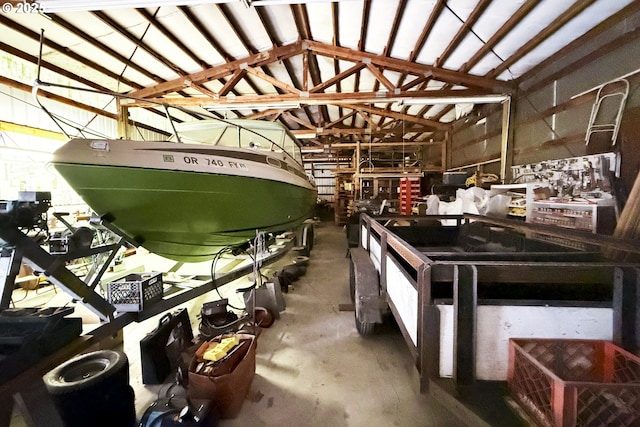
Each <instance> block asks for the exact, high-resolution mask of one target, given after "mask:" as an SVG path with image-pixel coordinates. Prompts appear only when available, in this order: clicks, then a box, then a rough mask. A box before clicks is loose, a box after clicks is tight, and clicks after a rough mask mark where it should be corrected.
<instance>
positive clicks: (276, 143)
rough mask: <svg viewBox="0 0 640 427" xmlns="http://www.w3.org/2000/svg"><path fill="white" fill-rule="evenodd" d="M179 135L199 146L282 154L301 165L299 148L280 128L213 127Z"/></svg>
mask: <svg viewBox="0 0 640 427" xmlns="http://www.w3.org/2000/svg"><path fill="white" fill-rule="evenodd" d="M181 135H184V139H185V140H188V141H191V142H198V143H201V144H211V145H218V146H224V147H240V148H252V149H254V150H265V151H272V152H279V153H282V152H284V153H286V154H288V155H289V156H291V157H293V158H294V159H295V160H296V161H298V162H299V163H302V152H301V151H300V146H299V145H298V144H296V142H295V140H294V139H293V138H292V137H291V136H290V135H289V133H288V132H286V130H284V129H281V128H273V127H269V128H266V127H265V128H263V127H258V128H255V129H250V128H244V127H236V126H214V127H208V128H202V129H197V130H189V131H186V132H184V131H183V132H181Z"/></svg>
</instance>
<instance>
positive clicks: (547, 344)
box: [507, 339, 640, 427]
mask: <svg viewBox="0 0 640 427" xmlns="http://www.w3.org/2000/svg"><path fill="white" fill-rule="evenodd" d="M507 382H508V386H509V393H510V395H511V397H512V398H514V399H515V401H516V402H518V404H519V405H520V406H521V407H522V408H523V409H524V410H525V411H526V412H527V413H528V414H529V415H530V416H531V417H532V418H533V419H534V420H535V421H536V422H537V423H539V424H540V425H542V426H554V427H555V426H557V427H560V426H562V427H565V426H614V425H615V426H639V425H640V357H638V356H636V355H634V354H632V353H629V352H628V351H625V350H624V349H622V348H620V347H618V346H616V345H615V344H613V343H611V342H609V341H601V340H557V339H511V340H510V342H509V371H508V374H507Z"/></svg>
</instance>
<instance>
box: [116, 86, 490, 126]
mask: <svg viewBox="0 0 640 427" xmlns="http://www.w3.org/2000/svg"><path fill="white" fill-rule="evenodd" d="M478 95H483V93H481V92H479V91H477V90H473V89H460V90H457V89H456V90H452V89H445V90H426V91H420V92H418V91H405V92H402V91H401V92H398V93H392V92H387V93H383V94H381V93H380V92H354V93H349V92H346V93H309V94H308V96H303V94H302V93H301V92H300V93H297V94H296V93H290V94H280V95H279V94H268V95H240V96H210V97H204V96H192V97H189V98H178V97H168V98H147V99H132V100H130V101H129V103H128V105H129V106H131V107H134V106H135V107H143V106H149V105H158V104H167V105H176V106H178V105H179V106H202V105H229V104H236V105H241V104H260V103H263V104H267V103H274V102H284V103H287V102H292V103H296V102H297V103H299V104H305V105H326V104H335V105H340V104H342V106H344V107H346V106H347V104H355V103H363V104H376V103H385V102H387V103H389V102H395V101H397V100H401V99H408V98H420V99H424V100H428V99H429V98H438V99H441V98H447V97H456V98H458V97H466V96H478ZM349 108H353V107H349ZM378 111H383V110H380V109H378ZM389 113H390V114H387V115H389V116H390V117H391V113H393V111H389ZM396 114H400V115H399V116H396V117H397V118H402V117H406V116H407V115H406V114H402V113H396ZM434 123H436V122H434ZM439 125H442V126H448V125H446V124H444V123H439Z"/></svg>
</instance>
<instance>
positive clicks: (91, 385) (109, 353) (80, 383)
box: [42, 350, 129, 395]
mask: <svg viewBox="0 0 640 427" xmlns="http://www.w3.org/2000/svg"><path fill="white" fill-rule="evenodd" d="M42 380H43V381H44V384H45V386H46V388H47V391H48V392H49V394H52V395H62V394H68V393H76V392H80V391H90V390H93V389H101V388H103V387H108V386H110V385H112V384H122V385H124V384H129V360H128V359H127V356H126V355H125V354H124V353H122V352H118V351H113V350H98V351H94V352H92V353H87V354H81V355H79V356H76V357H74V358H72V359H70V360H67V361H66V362H64V363H62V364H61V365H58V366H57V367H56V368H54V369H52V370H51V371H49V372H48V373H47V374H45V376H44V377H43V378H42Z"/></svg>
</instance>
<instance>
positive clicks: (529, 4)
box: [435, 0, 540, 119]
mask: <svg viewBox="0 0 640 427" xmlns="http://www.w3.org/2000/svg"><path fill="white" fill-rule="evenodd" d="M539 3H540V0H527V1H526V2H525V3H524V4H523V5H522V6H520V7H519V8H518V10H517V11H516V12H515V13H514V14H513V15H511V17H509V19H507V21H506V22H505V23H504V24H502V26H501V27H500V28H499V29H498V31H496V32H495V33H494V34H493V36H491V38H489V40H487V41H486V42H484V41H483V45H482V47H481V48H480V49H478V50H477V51H476V52H475V53H474V54H473V55H472V56H471V58H469V59H468V60H467V61H466V62H465V63H464V64H462V66H461V67H460V69H459V70H458V71H460V72H468V71H469V70H471V69H472V68H473V67H474V66H475V65H476V64H477V63H478V62H480V60H481V59H482V58H484V57H485V56H487V55H488V54H489V53H493V54H494V55H496V56H497V54H496V53H495V51H494V50H493V49H494V47H495V46H496V45H497V44H498V43H499V42H500V41H501V40H503V39H504V37H506V35H507V34H509V32H510V31H511V30H512V29H514V28H515V27H516V25H518V24H519V23H520V22H522V20H523V19H524V18H525V17H526V16H527V15H529V13H531V11H532V10H533V9H534V8H535V7H536V6H537V5H538V4H539ZM500 59H501V58H500ZM453 108H454V107H453V106H448V107H445V108H443V109H442V110H441V111H440V112H439V113H438V114H437V115H436V116H435V117H436V118H437V119H441V118H442V117H443V116H444V115H445V114H447V113H448V112H449V111H451V110H452V109H453Z"/></svg>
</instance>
